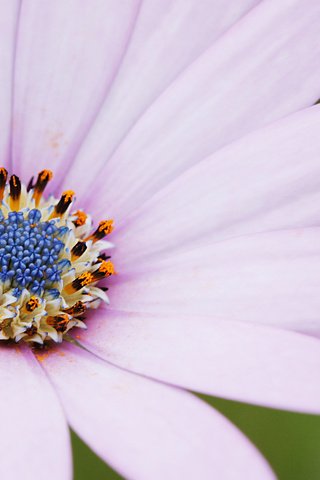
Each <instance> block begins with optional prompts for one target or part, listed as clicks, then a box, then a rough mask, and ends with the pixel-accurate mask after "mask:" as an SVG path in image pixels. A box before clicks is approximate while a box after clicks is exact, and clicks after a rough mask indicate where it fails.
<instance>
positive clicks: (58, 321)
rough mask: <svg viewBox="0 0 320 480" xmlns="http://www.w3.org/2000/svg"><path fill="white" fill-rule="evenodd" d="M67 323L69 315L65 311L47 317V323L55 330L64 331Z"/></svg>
mask: <svg viewBox="0 0 320 480" xmlns="http://www.w3.org/2000/svg"><path fill="white" fill-rule="evenodd" d="M68 323H69V315H68V314H66V313H63V314H61V315H57V316H56V317H48V318H47V324H48V325H50V326H51V327H53V328H55V329H56V330H57V332H64V331H65V330H66V329H67V325H68Z"/></svg>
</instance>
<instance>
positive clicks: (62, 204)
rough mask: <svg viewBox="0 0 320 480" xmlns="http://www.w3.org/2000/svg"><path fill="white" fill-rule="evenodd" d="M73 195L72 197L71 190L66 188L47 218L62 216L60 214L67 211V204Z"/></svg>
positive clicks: (72, 192)
mask: <svg viewBox="0 0 320 480" xmlns="http://www.w3.org/2000/svg"><path fill="white" fill-rule="evenodd" d="M73 197H74V191H73V190H67V191H66V192H63V194H62V195H61V198H60V200H59V202H58V203H57V205H56V206H55V207H54V211H53V212H52V214H51V215H50V217H49V218H50V219H51V218H55V217H57V216H58V217H62V215H63V214H64V213H65V212H66V211H67V209H68V207H69V205H70V204H71V203H72V200H73Z"/></svg>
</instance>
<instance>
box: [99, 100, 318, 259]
mask: <svg viewBox="0 0 320 480" xmlns="http://www.w3.org/2000/svg"><path fill="white" fill-rule="evenodd" d="M319 124H320V108H319V107H312V108H309V109H306V110H304V111H302V112H299V113H296V114H294V115H292V116H290V117H288V118H286V119H284V120H281V121H280V122H277V123H274V124H273V125H271V126H270V127H267V128H265V129H262V130H260V131H258V132H255V133H252V134H250V135H248V136H247V137H244V138H243V139H241V140H240V141H238V142H235V143H233V144H232V145H230V146H228V147H226V148H224V149H222V150H220V152H217V153H216V154H215V155H213V156H211V157H209V158H208V159H207V160H205V161H203V162H201V163H200V164H198V165H196V166H195V167H193V168H192V169H190V170H189V171H188V172H186V173H185V174H184V175H182V176H181V177H180V178H179V179H177V180H176V181H174V182H172V183H171V184H170V185H168V187H167V188H165V189H163V190H162V192H160V193H159V194H157V195H155V196H154V198H153V199H152V200H151V201H150V202H148V203H147V204H146V205H145V206H144V207H143V208H141V209H140V210H139V211H137V212H136V214H135V215H134V216H133V217H132V218H131V219H130V220H129V221H127V222H123V228H122V229H121V228H120V229H119V228H118V229H117V230H116V232H115V234H114V241H115V243H116V245H117V247H118V249H119V256H120V257H122V258H123V259H126V260H127V261H128V262H129V261H131V262H132V261H135V262H136V264H138V262H139V264H140V263H141V258H143V257H146V258H147V257H149V256H151V255H159V253H160V252H164V253H166V254H168V253H170V252H171V251H172V250H173V249H175V248H176V247H179V248H181V245H183V244H191V243H197V242H202V243H203V242H204V241H206V242H212V241H214V240H218V239H222V238H226V237H230V236H235V235H243V234H247V233H252V232H259V231H267V230H274V229H279V228H291V227H296V226H299V227H300V226H303V227H308V226H312V225H319V220H320V214H319V204H320V162H319V152H320V136H319ZM122 194H123V196H126V195H127V192H122ZM97 204H98V205H99V208H101V206H102V205H103V202H101V200H100V199H99V202H97ZM113 207H115V208H116V209H117V206H115V205H113V204H112V205H111V206H110V211H113ZM108 208H109V205H108ZM115 219H116V220H117V217H115ZM148 261H149V260H148Z"/></svg>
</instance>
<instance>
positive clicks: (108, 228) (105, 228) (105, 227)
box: [86, 220, 113, 242]
mask: <svg viewBox="0 0 320 480" xmlns="http://www.w3.org/2000/svg"><path fill="white" fill-rule="evenodd" d="M112 231H113V220H103V221H102V222H100V223H99V226H98V228H97V230H96V231H95V232H94V233H93V234H92V235H90V236H89V237H88V238H87V239H86V240H92V241H93V242H97V241H98V240H101V239H102V238H103V237H105V236H106V235H109V233H111V232H112Z"/></svg>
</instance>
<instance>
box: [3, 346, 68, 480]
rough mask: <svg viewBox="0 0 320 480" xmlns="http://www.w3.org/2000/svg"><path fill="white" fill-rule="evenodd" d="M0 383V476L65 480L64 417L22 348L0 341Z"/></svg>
mask: <svg viewBox="0 0 320 480" xmlns="http://www.w3.org/2000/svg"><path fill="white" fill-rule="evenodd" d="M0 383H1V395H0V409H1V412H2V415H1V432H0V478H2V479H5V480H17V479H18V478H21V479H23V480H43V478H46V479H47V480H57V479H58V478H59V480H60V479H61V480H68V479H70V480H71V478H72V462H71V460H72V458H71V448H70V440H69V432H68V427H67V423H66V420H65V418H64V415H63V412H62V409H61V407H60V404H59V402H58V400H57V397H56V395H55V393H54V391H53V389H52V387H51V385H50V383H49V381H48V379H47V378H46V376H45V374H44V372H43V371H42V369H41V368H40V367H39V365H38V363H37V361H36V360H35V358H34V356H33V355H32V353H31V351H30V350H29V349H28V348H26V349H19V348H18V347H7V346H3V345H1V348H0Z"/></svg>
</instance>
